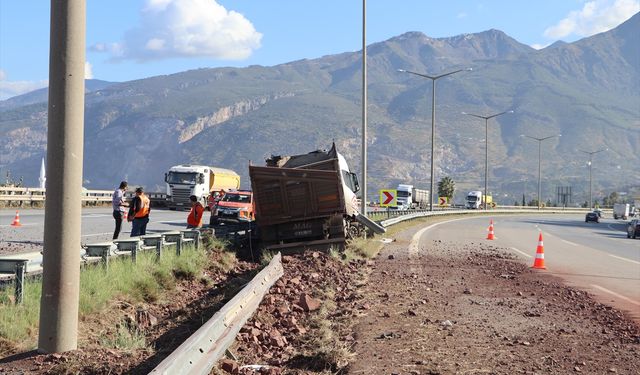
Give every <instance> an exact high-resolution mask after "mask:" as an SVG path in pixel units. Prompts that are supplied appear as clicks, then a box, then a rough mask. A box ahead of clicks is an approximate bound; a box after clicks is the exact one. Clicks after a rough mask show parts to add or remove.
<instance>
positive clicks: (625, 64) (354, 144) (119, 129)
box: [0, 13, 640, 204]
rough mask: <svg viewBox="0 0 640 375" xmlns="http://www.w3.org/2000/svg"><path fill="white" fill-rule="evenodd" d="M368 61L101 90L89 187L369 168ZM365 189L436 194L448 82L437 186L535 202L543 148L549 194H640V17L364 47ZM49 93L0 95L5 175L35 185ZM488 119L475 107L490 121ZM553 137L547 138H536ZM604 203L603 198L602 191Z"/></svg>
mask: <svg viewBox="0 0 640 375" xmlns="http://www.w3.org/2000/svg"><path fill="white" fill-rule="evenodd" d="M361 59H362V53H361V51H356V52H345V53H341V54H336V55H329V56H323V57H320V58H314V59H304V60H299V61H292V62H288V63H284V64H281V65H276V66H268V67H267V66H249V67H245V68H210V69H198V70H191V71H186V72H180V73H176V74H171V75H165V76H156V77H151V78H145V79H139V80H134V81H128V82H120V83H115V82H105V81H97V80H89V81H87V83H86V91H87V92H86V95H85V140H84V141H85V142H84V144H85V151H84V180H85V182H84V184H85V186H86V187H89V188H98V189H111V188H114V187H115V186H116V185H117V184H118V182H119V181H120V180H122V179H127V180H128V181H129V182H130V184H132V185H138V184H139V185H144V186H146V187H147V190H155V191H161V190H162V189H164V183H163V177H164V173H165V172H166V171H167V169H168V168H169V167H170V166H172V165H176V164H183V163H192V164H204V165H211V166H218V167H224V168H230V169H233V170H235V171H237V172H238V173H240V175H241V176H242V184H243V187H249V180H248V168H247V166H248V165H249V163H253V164H256V165H262V164H263V163H264V159H265V158H267V157H269V156H270V155H272V154H276V155H277V154H283V155H286V154H297V153H305V152H309V151H312V150H315V149H322V148H328V147H330V145H331V143H332V142H334V141H335V143H336V146H337V149H338V151H339V152H341V153H343V154H344V155H345V157H346V158H347V160H348V161H349V162H350V165H351V167H352V169H353V170H354V171H356V172H358V173H360V172H359V171H360V152H361V151H360V148H361V128H362V125H361V121H362V120H361V114H362V109H361V99H362V77H361V76H362V70H361V69H362V60H361ZM367 64H368V65H367V75H368V112H367V113H368V126H367V127H368V133H369V137H368V165H369V167H368V176H369V181H368V190H369V196H370V197H369V198H370V199H371V198H372V197H373V196H374V195H376V190H377V189H381V188H393V187H394V186H396V185H397V184H398V183H413V184H414V185H416V186H419V187H423V188H428V185H429V178H430V169H429V168H430V160H431V154H430V149H431V96H432V82H431V80H430V79H423V78H421V77H418V76H416V75H412V74H406V73H402V72H399V71H398V70H399V69H403V70H408V71H413V72H418V73H421V74H428V75H437V74H440V73H443V72H449V71H453V70H458V69H465V68H471V69H472V70H471V71H462V72H459V73H457V74H455V75H451V76H449V77H446V78H443V79H439V80H437V82H436V107H435V109H436V142H435V145H434V149H435V159H434V160H435V167H436V171H435V180H436V181H438V180H439V179H441V178H443V177H445V176H449V177H451V178H453V180H454V181H455V182H456V185H457V187H458V191H459V194H460V196H462V195H464V192H466V190H481V189H482V188H483V186H484V163H485V145H486V143H488V147H489V191H490V192H492V194H493V195H494V199H496V200H497V201H498V202H500V203H503V204H513V202H514V200H521V197H522V195H523V194H525V195H526V196H527V199H531V198H535V194H536V193H535V192H536V189H537V178H538V152H539V149H538V146H540V154H541V166H542V172H541V175H542V186H543V199H544V200H545V201H546V200H547V199H549V200H552V201H553V200H554V199H555V190H556V186H571V187H572V190H573V200H574V202H584V200H585V198H586V194H587V191H588V184H589V171H588V166H587V162H588V160H589V156H588V155H587V154H586V153H584V152H581V151H588V152H590V151H597V150H601V149H607V151H605V152H601V153H598V154H595V155H594V156H593V164H592V171H593V187H594V199H595V198H597V197H598V196H599V195H603V194H605V193H606V194H608V193H609V192H611V191H637V189H639V187H640V152H639V150H640V13H639V14H636V15H634V16H633V17H632V18H630V19H629V20H627V21H626V22H624V23H623V24H621V25H620V26H618V27H617V28H615V29H612V30H610V31H607V32H604V33H600V34H597V35H593V36H591V37H588V38H584V39H581V40H579V41H576V42H574V43H563V42H557V43H555V44H553V45H550V46H548V47H546V48H544V49H541V50H536V49H534V48H531V47H529V46H527V45H525V44H522V43H519V42H518V41H516V40H515V39H513V38H511V37H509V36H508V35H506V34H505V33H503V32H501V31H499V30H488V31H484V32H480V33H475V34H464V35H458V36H454V37H449V38H430V37H428V36H426V35H424V34H423V33H420V32H408V33H405V34H402V35H399V36H397V37H394V38H391V39H388V40H386V41H383V42H379V43H373V44H371V45H369V46H368V47H367ZM46 95H47V94H46V89H43V90H38V91H35V92H32V93H28V94H25V95H21V96H18V97H14V98H10V99H7V100H5V101H0V173H2V174H3V175H4V174H5V173H6V171H11V174H12V176H14V177H17V176H24V180H25V183H26V185H28V186H36V185H37V178H38V173H39V168H40V159H41V158H42V157H43V156H44V155H45V154H46V138H47V137H46V131H47V96H46ZM507 110H513V111H514V112H513V113H507V114H504V115H501V116H499V117H496V118H494V119H491V120H489V122H488V130H489V131H488V134H489V136H488V137H487V139H488V142H486V141H487V139H486V138H485V121H484V120H482V119H479V118H476V117H472V116H466V115H464V114H462V112H467V113H472V114H479V115H482V116H489V115H492V114H495V113H499V112H503V111H507ZM559 134H561V135H562V136H561V137H555V138H550V139H548V140H546V141H544V142H542V143H540V144H538V142H536V141H535V140H532V139H530V138H527V137H524V136H523V135H528V136H531V137H539V138H542V137H546V136H551V135H559ZM598 194H599V195H598Z"/></svg>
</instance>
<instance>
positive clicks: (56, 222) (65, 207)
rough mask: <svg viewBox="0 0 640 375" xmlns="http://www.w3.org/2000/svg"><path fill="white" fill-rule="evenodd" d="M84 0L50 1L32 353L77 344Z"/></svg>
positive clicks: (67, 348) (84, 27)
mask: <svg viewBox="0 0 640 375" xmlns="http://www.w3.org/2000/svg"><path fill="white" fill-rule="evenodd" d="M85 1H86V0H51V31H50V52H49V107H48V111H49V128H48V132H47V161H48V162H47V176H48V181H47V198H46V199H47V200H46V207H45V220H44V258H43V272H42V297H41V299H40V329H39V336H38V351H39V352H43V353H55V352H65V351H69V350H74V349H76V348H77V347H78V301H79V290H80V225H81V220H80V215H81V209H82V201H81V196H82V157H83V135H84V64H85V48H86V42H85V38H86V36H85V30H86V2H85Z"/></svg>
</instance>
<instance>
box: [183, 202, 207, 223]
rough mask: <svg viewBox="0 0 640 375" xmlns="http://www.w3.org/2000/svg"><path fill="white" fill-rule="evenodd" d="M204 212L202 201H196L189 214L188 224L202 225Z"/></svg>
mask: <svg viewBox="0 0 640 375" xmlns="http://www.w3.org/2000/svg"><path fill="white" fill-rule="evenodd" d="M203 213H204V207H202V205H201V204H200V202H198V203H196V205H195V206H194V207H191V211H190V212H189V216H187V224H189V225H193V226H194V227H199V226H201V225H202V216H204V215H203Z"/></svg>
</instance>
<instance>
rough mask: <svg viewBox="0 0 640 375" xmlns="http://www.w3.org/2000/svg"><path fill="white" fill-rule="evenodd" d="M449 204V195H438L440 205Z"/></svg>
mask: <svg viewBox="0 0 640 375" xmlns="http://www.w3.org/2000/svg"><path fill="white" fill-rule="evenodd" d="M448 204H449V197H438V205H439V206H440V207H443V206H447V205H448Z"/></svg>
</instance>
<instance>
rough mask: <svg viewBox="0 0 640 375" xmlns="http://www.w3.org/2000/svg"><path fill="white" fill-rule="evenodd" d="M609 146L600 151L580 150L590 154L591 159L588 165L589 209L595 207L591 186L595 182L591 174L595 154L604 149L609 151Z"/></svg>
mask: <svg viewBox="0 0 640 375" xmlns="http://www.w3.org/2000/svg"><path fill="white" fill-rule="evenodd" d="M607 150H608V148H603V149H602V150H598V151H582V150H579V151H580V152H583V153H585V154H587V155H589V161H588V163H587V164H588V165H589V209H593V196H592V195H591V192H592V190H591V188H592V183H593V179H592V177H591V176H592V174H591V165H592V164H593V155H595V154H597V153H599V152H603V151H607Z"/></svg>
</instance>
